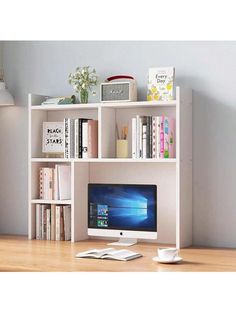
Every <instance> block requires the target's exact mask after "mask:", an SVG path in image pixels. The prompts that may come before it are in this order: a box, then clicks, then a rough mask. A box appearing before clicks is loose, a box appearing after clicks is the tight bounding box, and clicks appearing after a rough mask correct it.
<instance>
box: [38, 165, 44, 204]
mask: <svg viewBox="0 0 236 314" xmlns="http://www.w3.org/2000/svg"><path fill="white" fill-rule="evenodd" d="M43 197H44V196H43V168H40V169H39V198H40V199H43Z"/></svg>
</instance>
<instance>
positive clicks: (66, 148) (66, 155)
mask: <svg viewBox="0 0 236 314" xmlns="http://www.w3.org/2000/svg"><path fill="white" fill-rule="evenodd" d="M64 145H65V147H64V158H69V134H68V118H65V119H64Z"/></svg>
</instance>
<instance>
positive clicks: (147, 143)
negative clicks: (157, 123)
mask: <svg viewBox="0 0 236 314" xmlns="http://www.w3.org/2000/svg"><path fill="white" fill-rule="evenodd" d="M146 154H147V158H150V117H147V140H146Z"/></svg>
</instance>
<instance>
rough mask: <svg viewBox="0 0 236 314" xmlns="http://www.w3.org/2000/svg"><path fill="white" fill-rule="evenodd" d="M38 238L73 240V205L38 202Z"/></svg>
mask: <svg viewBox="0 0 236 314" xmlns="http://www.w3.org/2000/svg"><path fill="white" fill-rule="evenodd" d="M35 217H36V239H37V240H57V241H69V240H71V206H70V205H55V204H51V205H50V204H36V216H35Z"/></svg>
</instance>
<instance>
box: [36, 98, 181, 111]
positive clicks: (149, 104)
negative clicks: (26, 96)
mask: <svg viewBox="0 0 236 314" xmlns="http://www.w3.org/2000/svg"><path fill="white" fill-rule="evenodd" d="M176 103H177V102H176V100H171V101H132V102H131V101H127V102H109V103H90V104H73V105H37V106H31V109H32V110H42V111H51V110H52V111H53V110H56V111H59V110H76V109H84V110H86V109H98V108H114V109H116V108H117V109H132V108H154V107H175V106H176Z"/></svg>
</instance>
